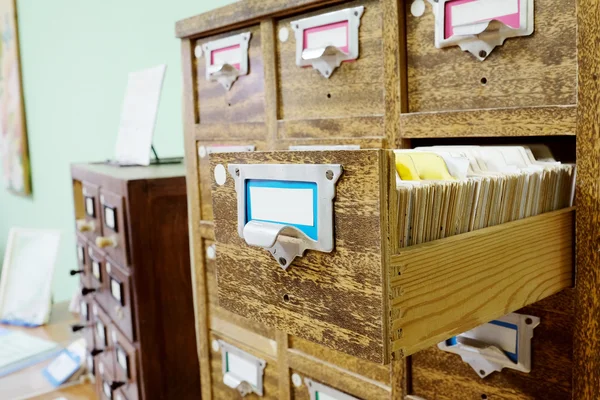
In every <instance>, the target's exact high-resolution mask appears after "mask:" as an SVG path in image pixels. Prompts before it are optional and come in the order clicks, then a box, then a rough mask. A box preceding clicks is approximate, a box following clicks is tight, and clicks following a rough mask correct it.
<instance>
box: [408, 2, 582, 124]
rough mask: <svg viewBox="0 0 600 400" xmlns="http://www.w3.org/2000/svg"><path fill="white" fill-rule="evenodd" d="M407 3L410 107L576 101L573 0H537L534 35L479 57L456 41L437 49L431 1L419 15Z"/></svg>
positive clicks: (413, 109)
mask: <svg viewBox="0 0 600 400" xmlns="http://www.w3.org/2000/svg"><path fill="white" fill-rule="evenodd" d="M411 3H412V2H410V1H406V2H404V4H405V7H406V8H407V10H408V11H407V13H406V15H407V43H408V47H407V49H408V99H409V112H418V111H445V110H468V109H478V108H505V107H531V106H546V105H567V104H575V103H576V87H577V85H576V84H577V80H576V76H577V59H576V54H577V51H576V46H575V39H576V27H577V23H576V19H575V0H560V1H553V0H537V1H536V2H535V31H534V33H533V35H531V36H528V37H522V38H510V39H507V40H506V41H505V42H504V45H502V46H498V47H496V48H495V49H494V50H493V51H492V52H491V54H490V55H489V56H488V57H487V58H486V59H485V61H483V62H481V61H479V60H477V59H476V58H475V57H473V56H472V55H471V54H470V53H468V52H463V51H462V50H461V49H460V48H459V47H458V46H453V47H448V48H445V49H437V48H436V47H435V41H434V16H433V12H432V9H431V3H429V2H425V4H426V10H425V13H424V14H423V16H421V17H414V16H413V15H412V14H411V13H410V6H411ZM557 15H560V16H561V17H560V18H556V16H557ZM484 78H485V80H486V81H485V82H486V83H485V84H483V83H482V79H484Z"/></svg>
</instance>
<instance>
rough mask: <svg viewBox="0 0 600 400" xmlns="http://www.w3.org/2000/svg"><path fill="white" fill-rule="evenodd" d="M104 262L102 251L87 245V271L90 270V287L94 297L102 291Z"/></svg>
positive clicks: (97, 296) (104, 279)
mask: <svg viewBox="0 0 600 400" xmlns="http://www.w3.org/2000/svg"><path fill="white" fill-rule="evenodd" d="M105 262H106V256H105V254H104V252H102V251H100V250H98V248H97V247H95V246H92V245H90V246H88V247H87V264H88V267H87V268H88V271H90V274H89V276H90V279H89V282H90V285H89V287H90V288H91V289H94V290H95V291H94V292H93V293H94V294H95V297H96V298H99V296H100V295H101V293H102V291H103V290H104V286H105V281H106V276H105V271H104V263H105Z"/></svg>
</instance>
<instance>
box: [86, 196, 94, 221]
mask: <svg viewBox="0 0 600 400" xmlns="http://www.w3.org/2000/svg"><path fill="white" fill-rule="evenodd" d="M85 213H86V214H87V215H89V216H90V217H95V213H94V199H93V198H92V197H86V198H85Z"/></svg>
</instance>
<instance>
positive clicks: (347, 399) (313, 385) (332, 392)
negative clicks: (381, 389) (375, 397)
mask: <svg viewBox="0 0 600 400" xmlns="http://www.w3.org/2000/svg"><path fill="white" fill-rule="evenodd" d="M304 382H306V386H308V392H309V393H310V400H358V399H357V398H356V397H354V396H350V395H349V394H346V393H343V392H340V391H339V390H336V389H334V388H331V387H329V386H326V385H323V384H322V383H319V382H315V381H313V380H312V379H309V378H304Z"/></svg>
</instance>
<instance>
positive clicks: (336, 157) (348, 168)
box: [211, 150, 385, 363]
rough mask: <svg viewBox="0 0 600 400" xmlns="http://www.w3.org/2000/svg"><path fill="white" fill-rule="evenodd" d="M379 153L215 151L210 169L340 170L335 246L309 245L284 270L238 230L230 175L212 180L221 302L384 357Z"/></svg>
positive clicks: (290, 329)
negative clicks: (286, 167) (330, 166)
mask: <svg viewBox="0 0 600 400" xmlns="http://www.w3.org/2000/svg"><path fill="white" fill-rule="evenodd" d="M382 155H383V152H381V151H378V150H364V151H319V152H312V151H305V152H276V153H245V154H233V153H228V154H214V155H212V156H211V172H214V169H215V166H216V165H218V164H221V165H228V164H237V163H239V164H280V163H281V164H340V165H342V167H343V170H344V172H343V174H342V175H341V177H340V178H339V180H338V181H337V186H336V192H335V200H334V202H333V214H334V216H335V218H334V219H333V224H334V225H333V231H334V232H335V250H334V251H332V252H331V253H327V252H320V251H311V250H309V251H307V252H306V253H305V254H304V256H303V257H297V258H295V259H294V261H293V263H292V264H291V266H289V267H288V268H287V270H284V269H282V268H281V267H280V266H279V264H278V262H277V261H276V260H275V259H274V257H273V256H272V255H271V253H269V252H268V251H267V250H265V249H263V248H260V247H255V246H249V245H248V244H247V243H246V242H245V241H244V239H243V238H241V237H240V235H239V233H238V212H237V208H236V207H237V195H236V190H235V187H234V181H233V178H232V177H231V176H230V175H227V179H226V181H225V183H224V185H223V186H219V185H217V184H216V183H215V184H213V207H214V211H215V236H216V239H217V245H216V249H217V254H216V263H217V282H218V290H219V306H221V307H223V308H225V309H227V310H229V311H231V312H234V313H237V314H239V315H242V316H245V317H247V318H249V319H251V320H255V321H258V322H261V323H263V324H265V325H268V326H272V327H275V328H277V329H279V330H281V331H284V332H287V333H290V334H292V335H295V336H299V337H302V338H304V339H307V340H311V341H314V342H317V343H320V344H323V345H325V346H328V347H331V348H333V349H336V350H338V351H341V352H346V353H349V354H351V355H353V356H356V357H361V358H366V359H370V360H372V361H374V362H378V363H381V362H383V359H384V351H385V350H384V346H385V344H384V342H385V338H384V318H385V315H384V311H383V298H384V295H383V290H384V289H383V283H382V282H383V274H384V272H383V270H382V268H383V265H382V264H383V263H382V247H381V246H382V239H381V237H382V236H381V214H380V212H381V209H382V206H381V203H380V201H381V200H380V187H381V186H380V185H381V184H382V183H381V182H380V179H383V175H382V161H383V157H382ZM213 176H214V175H213ZM348 310H352V312H351V313H349V312H348Z"/></svg>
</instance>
